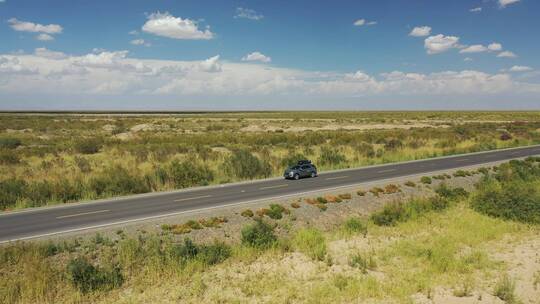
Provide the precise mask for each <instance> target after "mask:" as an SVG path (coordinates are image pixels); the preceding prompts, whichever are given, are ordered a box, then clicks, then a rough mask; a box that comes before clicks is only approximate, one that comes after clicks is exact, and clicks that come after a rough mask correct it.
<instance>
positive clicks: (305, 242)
mask: <svg viewBox="0 0 540 304" xmlns="http://www.w3.org/2000/svg"><path fill="white" fill-rule="evenodd" d="M293 244H294V247H295V248H296V249H297V250H299V251H300V252H302V253H304V254H305V255H307V256H309V257H310V258H312V259H314V260H318V261H323V260H324V257H325V256H326V239H325V238H324V236H323V235H322V233H321V232H320V231H319V230H317V229H314V228H304V229H300V230H299V231H298V232H297V233H296V235H295V236H294V239H293Z"/></svg>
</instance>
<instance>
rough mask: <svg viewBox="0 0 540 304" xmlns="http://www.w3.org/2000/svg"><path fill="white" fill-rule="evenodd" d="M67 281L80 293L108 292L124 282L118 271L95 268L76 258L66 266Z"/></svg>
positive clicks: (86, 261) (117, 269)
mask: <svg viewBox="0 0 540 304" xmlns="http://www.w3.org/2000/svg"><path fill="white" fill-rule="evenodd" d="M67 272H68V275H69V280H70V281H71V283H72V284H73V286H75V287H76V288H77V289H78V290H79V291H81V292H82V293H88V292H93V291H97V290H110V289H113V288H116V287H119V286H121V285H122V283H123V282H124V278H123V276H122V273H121V272H120V269H119V268H118V267H114V268H113V269H111V270H105V269H101V268H99V267H95V266H94V265H92V264H91V263H90V262H89V261H88V260H86V259H85V258H76V259H73V260H71V261H69V263H68V265H67Z"/></svg>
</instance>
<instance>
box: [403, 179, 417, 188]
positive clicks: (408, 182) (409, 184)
mask: <svg viewBox="0 0 540 304" xmlns="http://www.w3.org/2000/svg"><path fill="white" fill-rule="evenodd" d="M405 186H407V187H413V188H414V187H416V183H414V182H413V181H407V182H405Z"/></svg>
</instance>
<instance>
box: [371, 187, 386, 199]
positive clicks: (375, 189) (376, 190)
mask: <svg viewBox="0 0 540 304" xmlns="http://www.w3.org/2000/svg"><path fill="white" fill-rule="evenodd" d="M369 192H371V193H372V194H373V195H374V196H376V197H379V195H380V194H381V193H384V189H382V188H379V187H373V188H371V190H369Z"/></svg>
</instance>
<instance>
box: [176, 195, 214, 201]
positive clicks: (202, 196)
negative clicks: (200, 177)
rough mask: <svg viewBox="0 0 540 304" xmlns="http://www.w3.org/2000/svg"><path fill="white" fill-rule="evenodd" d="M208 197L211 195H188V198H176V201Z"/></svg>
mask: <svg viewBox="0 0 540 304" xmlns="http://www.w3.org/2000/svg"><path fill="white" fill-rule="evenodd" d="M206 197H211V195H201V196H195V197H186V198H180V199H176V200H174V201H175V202H183V201H189V200H194V199H199V198H206Z"/></svg>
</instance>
